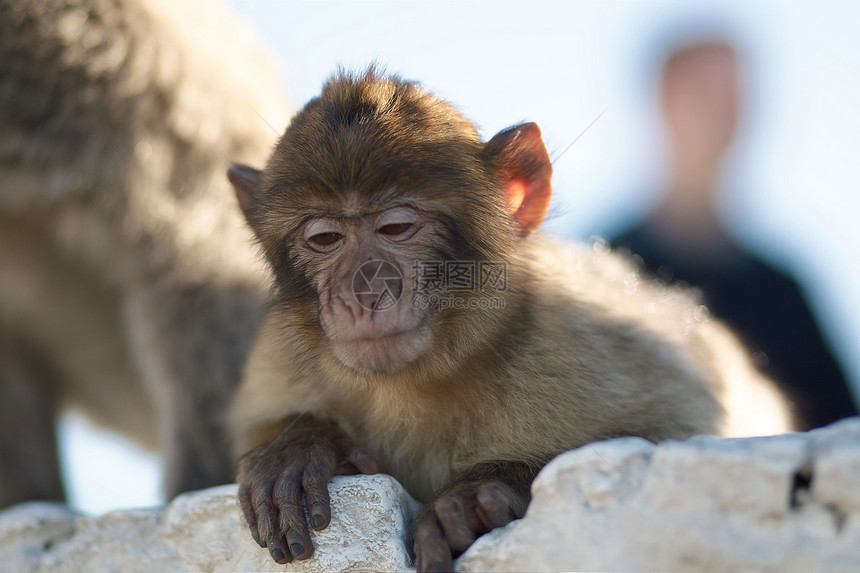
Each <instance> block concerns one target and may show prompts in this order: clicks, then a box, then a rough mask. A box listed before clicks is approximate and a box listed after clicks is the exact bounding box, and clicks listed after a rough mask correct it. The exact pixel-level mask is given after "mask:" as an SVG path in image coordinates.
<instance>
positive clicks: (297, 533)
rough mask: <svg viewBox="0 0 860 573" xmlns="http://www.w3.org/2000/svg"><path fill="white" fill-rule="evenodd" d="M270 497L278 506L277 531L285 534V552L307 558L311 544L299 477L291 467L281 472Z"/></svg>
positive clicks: (296, 556) (299, 557) (310, 551)
mask: <svg viewBox="0 0 860 573" xmlns="http://www.w3.org/2000/svg"><path fill="white" fill-rule="evenodd" d="M272 498H273V499H274V501H275V505H276V506H277V507H278V511H279V517H280V528H279V532H282V533H283V535H284V536H286V542H287V545H286V547H288V548H289V550H288V551H287V552H288V553H290V554H291V555H292V556H293V557H295V558H297V559H307V558H308V557H310V556H311V553H312V546H311V540H310V534H309V533H308V524H307V521H306V519H305V510H304V507H303V506H302V487H301V482H300V478H299V476H297V475H296V473H295V472H294V471H293V470H292V469H290V470H287V471H284V473H282V474H281V477H280V478H279V479H278V481H277V483H276V484H275V488H274V490H273V491H272Z"/></svg>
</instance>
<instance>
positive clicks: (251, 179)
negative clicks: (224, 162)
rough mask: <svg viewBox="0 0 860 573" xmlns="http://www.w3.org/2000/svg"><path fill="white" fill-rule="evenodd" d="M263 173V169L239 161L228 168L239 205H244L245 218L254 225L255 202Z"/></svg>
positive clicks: (228, 177) (228, 176) (228, 174)
mask: <svg viewBox="0 0 860 573" xmlns="http://www.w3.org/2000/svg"><path fill="white" fill-rule="evenodd" d="M261 174H262V171H259V170H257V169H254V168H253V167H248V166H247V165H239V164H237V163H234V164H233V165H231V166H230V169H228V170H227V179H229V180H230V183H232V184H233V189H235V190H236V198H237V199H238V200H239V206H240V207H242V212H243V213H245V218H246V219H247V220H248V222H249V223H250V224H251V225H252V226H253V224H254V223H253V221H254V217H253V215H254V204H255V202H256V201H255V199H256V196H257V190H258V189H259V186H260V175H261Z"/></svg>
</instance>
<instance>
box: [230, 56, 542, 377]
mask: <svg viewBox="0 0 860 573" xmlns="http://www.w3.org/2000/svg"><path fill="white" fill-rule="evenodd" d="M550 174H551V165H550V162H549V157H548V155H547V153H546V148H545V147H544V145H543V142H542V140H541V137H540V130H539V129H538V128H537V126H535V125H534V124H523V125H521V126H515V127H513V128H510V129H508V130H505V131H504V132H502V133H500V134H499V135H497V136H496V137H494V138H493V139H492V140H491V141H489V142H487V143H484V142H482V141H481V139H480V137H479V136H478V134H477V130H476V129H475V127H474V125H472V124H471V123H470V122H468V121H467V120H466V119H465V118H463V117H462V116H461V115H460V114H459V113H458V112H457V111H456V110H455V109H454V108H453V107H452V106H451V105H450V104H447V103H446V102H444V101H442V100H440V99H438V98H436V97H434V96H432V95H430V94H428V93H427V92H425V91H424V90H422V89H420V87H418V86H417V85H415V84H411V83H408V82H402V81H399V80H396V79H388V80H386V79H382V78H379V77H376V76H375V75H374V72H373V71H370V72H368V74H366V75H365V76H363V77H348V76H345V77H341V78H339V79H336V80H333V81H332V82H330V83H329V84H328V85H327V86H326V88H325V89H324V90H323V93H322V95H321V96H320V97H319V98H316V99H314V100H312V101H311V102H310V103H308V105H306V106H305V107H304V108H303V109H302V111H300V112H299V113H298V114H297V115H296V116H295V117H294V118H293V120H292V121H291V123H290V126H289V127H288V128H287V130H286V131H285V133H284V135H283V137H282V138H281V140H280V141H279V143H278V145H277V147H276V149H275V150H274V153H273V154H272V156H271V157H270V159H269V162H268V164H267V165H266V168H265V169H264V170H263V171H257V170H254V169H251V168H248V167H241V166H234V167H233V168H231V169H230V172H229V173H228V176H229V177H230V180H231V181H232V182H233V185H234V187H235V188H236V191H237V196H238V198H239V202H240V204H241V206H242V208H243V210H244V211H245V215H246V217H247V219H248V221H249V223H250V224H251V226H252V227H253V228H254V231H255V233H256V235H257V238H258V239H259V241H260V244H261V245H262V247H263V250H264V252H265V253H266V256H267V258H268V260H269V262H270V263H271V266H272V268H273V270H274V273H275V277H276V281H277V287H278V292H279V296H280V301H279V303H280V304H281V305H282V307H283V308H284V309H285V310H284V312H289V313H290V315H291V316H292V317H293V318H292V319H291V321H290V324H291V325H293V326H294V328H295V332H294V333H292V335H294V338H296V339H301V340H303V341H304V342H303V343H302V346H303V348H305V349H307V352H305V353H304V354H307V355H313V356H317V357H319V358H320V360H319V362H320V363H326V364H328V363H329V362H330V360H329V359H333V360H335V361H336V362H337V363H338V364H339V365H340V366H339V367H343V366H345V367H347V369H349V370H350V371H351V372H353V373H354V372H356V371H358V372H366V373H391V372H401V373H405V374H407V375H408V378H409V379H410V380H421V379H425V378H427V376H424V375H422V374H421V372H422V371H425V372H429V371H431V370H432V371H433V372H437V373H438V372H440V371H445V370H447V369H448V368H451V366H450V365H452V364H458V363H462V361H463V360H464V357H465V356H468V355H469V354H471V353H473V352H474V350H475V348H477V346H478V345H486V344H491V342H490V341H489V339H490V338H491V337H492V336H493V335H494V331H495V329H496V328H497V326H498V325H501V324H502V323H503V320H502V317H503V315H504V314H505V301H499V300H492V301H487V300H483V301H482V300H478V299H486V298H487V294H488V291H492V292H495V291H499V290H506V285H505V284H504V281H499V280H498V278H499V276H500V275H503V274H505V271H506V265H508V263H511V264H514V261H513V258H512V253H514V252H515V251H516V250H517V243H518V242H519V241H521V240H522V239H523V238H524V237H525V236H526V235H528V234H529V233H530V232H531V231H532V230H533V229H534V228H536V227H537V225H539V224H540V221H541V220H542V219H543V216H544V213H545V212H546V207H547V204H548V202H549V195H550V184H549V178H550ZM434 275H436V276H435V277H434ZM487 277H490V278H494V279H496V280H495V281H494V282H491V283H487V282H486V281H485V280H484V279H485V278H487ZM433 278H435V282H434V280H430V279H433ZM440 286H442V287H444V288H447V287H451V288H452V290H444V288H443V290H442V291H441V292H439V290H438V287H440ZM434 288H435V289H437V291H436V292H432V290H433V289H434ZM440 294H441V295H442V296H441V297H440V296H438V295H440ZM513 294H514V293H511V292H509V291H508V292H506V294H505V296H508V297H510V296H512V295H513ZM431 295H432V296H431ZM490 296H492V295H490ZM488 302H489V303H490V304H487V303H488ZM498 327H499V328H500V326H498ZM430 363H432V365H431V364H430ZM412 367H414V368H412ZM327 370H328V371H329V372H331V371H332V369H331V368H327ZM335 370H337V368H335Z"/></svg>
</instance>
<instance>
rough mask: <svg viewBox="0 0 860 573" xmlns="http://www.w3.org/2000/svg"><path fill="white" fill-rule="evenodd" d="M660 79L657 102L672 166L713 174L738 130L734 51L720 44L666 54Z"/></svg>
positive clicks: (706, 42) (689, 46)
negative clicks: (686, 165) (682, 165)
mask: <svg viewBox="0 0 860 573" xmlns="http://www.w3.org/2000/svg"><path fill="white" fill-rule="evenodd" d="M660 80H661V81H660V102H661V105H662V111H663V114H664V119H665V122H666V129H667V137H668V140H669V145H670V147H671V150H672V154H673V156H674V159H675V161H683V162H687V163H692V165H690V167H695V168H697V169H709V170H712V169H716V167H717V166H718V164H719V163H720V161H721V159H722V157H723V155H724V153H725V152H726V150H727V149H728V147H729V145H730V144H731V142H732V139H733V137H734V134H735V129H736V127H737V119H738V115H739V107H740V101H739V100H740V73H739V63H738V56H737V52H736V51H735V49H734V48H733V47H732V45H731V44H729V43H728V42H726V41H723V40H703V41H701V42H695V43H688V44H685V45H684V46H682V47H680V48H678V49H676V50H674V51H673V52H671V53H670V54H669V56H668V58H667V59H666V61H665V64H664V66H663V70H662V75H661V78H660Z"/></svg>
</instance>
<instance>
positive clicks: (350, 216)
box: [294, 201, 438, 371]
mask: <svg viewBox="0 0 860 573" xmlns="http://www.w3.org/2000/svg"><path fill="white" fill-rule="evenodd" d="M350 203H351V204H353V205H357V204H358V203H357V201H350ZM436 224H437V223H436V221H435V220H433V219H432V218H430V217H428V216H427V215H425V214H424V213H422V212H421V211H419V210H417V209H414V208H412V207H409V206H407V205H402V206H395V207H392V208H389V209H385V210H382V211H376V212H363V211H361V210H360V209H358V210H353V209H344V211H343V214H342V215H340V216H325V217H314V218H311V219H309V220H308V221H306V222H305V224H304V225H303V228H302V229H301V231H300V232H299V233H298V234H297V236H296V238H295V241H296V243H297V244H296V247H297V248H296V249H295V250H294V252H295V253H296V257H297V259H298V260H299V261H301V263H303V264H304V265H306V267H305V268H307V269H308V271H309V274H310V276H311V277H312V280H313V281H314V286H315V287H316V289H317V291H318V292H319V293H320V320H321V323H322V327H323V331H324V332H325V334H326V336H327V337H328V339H329V342H330V344H331V346H332V349H333V351H334V353H335V356H336V357H337V358H338V359H339V360H340V361H341V362H342V363H343V364H344V365H346V366H348V367H350V368H353V369H355V370H362V371H391V370H396V369H398V368H401V367H403V366H405V365H406V364H408V363H409V362H411V361H413V360H415V359H416V358H418V357H419V356H420V355H421V354H423V353H424V352H425V351H427V350H428V349H429V347H430V345H431V343H432V340H433V338H432V330H431V329H430V325H429V316H428V314H427V311H425V310H423V309H421V308H415V307H414V306H413V305H412V294H413V284H414V280H413V276H412V275H413V273H414V271H413V269H412V267H413V265H414V263H415V261H418V260H422V259H426V258H427V253H428V252H432V249H431V248H430V246H432V244H433V237H434V236H438V235H437V232H436V230H435V226H436ZM372 261H382V262H383V265H384V267H383V271H384V272H383V273H381V274H382V275H384V277H385V278H379V277H378V276H376V274H375V273H376V270H377V269H379V268H380V264H374V263H372ZM366 263H370V264H369V265H367V266H363V265H365V264H366ZM359 272H360V273H361V274H360V276H358V277H357V276H356V273H359ZM398 275H399V277H398ZM367 284H370V286H371V291H372V292H371V293H369V294H362V291H365V292H366V291H367V289H365V288H363V285H367ZM386 290H387V293H385V295H384V297H382V296H380V295H382V293H384V292H385V291H386Z"/></svg>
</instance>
